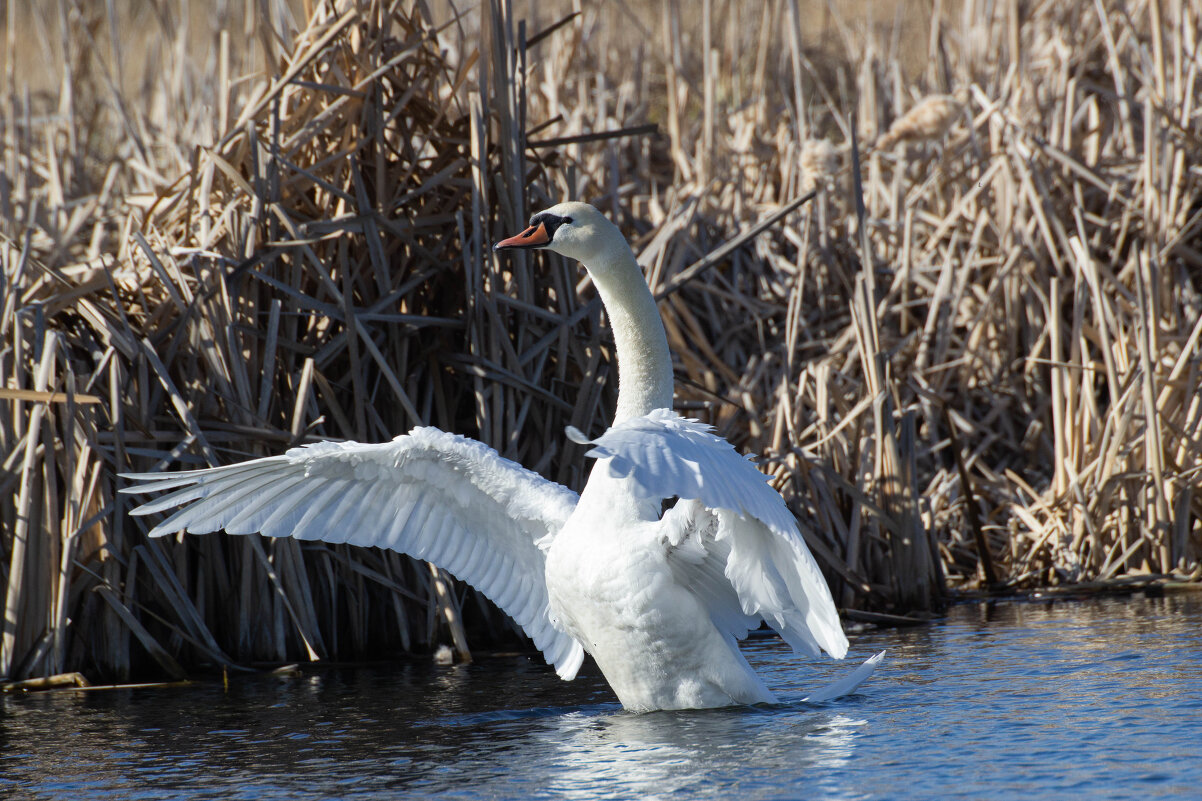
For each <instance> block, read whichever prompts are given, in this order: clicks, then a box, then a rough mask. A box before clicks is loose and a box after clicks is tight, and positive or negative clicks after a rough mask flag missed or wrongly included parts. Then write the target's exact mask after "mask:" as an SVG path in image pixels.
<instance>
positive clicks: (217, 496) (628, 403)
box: [122, 202, 881, 711]
mask: <svg viewBox="0 0 1202 801" xmlns="http://www.w3.org/2000/svg"><path fill="white" fill-rule="evenodd" d="M515 248H546V249H548V250H552V251H554V252H556V253H560V254H562V255H564V256H567V257H569V258H573V259H577V260H579V261H581V262H583V263H584V265H585V267H586V269H587V270H588V272H589V274H590V275H591V276H592V280H593V283H594V285H595V286H596V287H597V291H598V292H599V293H600V295H601V300H602V302H603V303H604V304H605V309H606V312H607V313H608V315H609V320H610V324H611V326H612V327H613V334H614V339H615V342H616V344H617V355H618V380H619V385H618V386H619V392H618V407H617V414H616V417H615V419H614V424H613V426H612V427H611V428H610V429H609V430H608V431H606V432H605V433H603V434H602V435H601V436H600V437H598V438H597V439H595V440H586V439H585V438H584V436H583V435H582V434H581V433H580V432H579V431H576V430H575V429H571V428H569V430H568V435H569V437H571V438H572V439H573V440H574V441H577V442H580V443H582V444H585V443H587V444H591V445H592V446H593V447H592V449H591V450H589V451H588V454H587V455H588V456H590V457H593V458H595V459H597V464H596V465H595V466H594V467H593V470H592V472H591V474H590V475H589V479H588V482H587V484H586V486H585V488H584V491H583V492H582V493H581V494H580V495H579V496H577V495H576V493H574V492H572V491H571V490H568V489H567V488H565V487H561V486H559V485H558V484H555V483H552V482H550V481H547V480H546V479H543V478H542V477H540V476H539V475H537V474H535V473H533V472H531V471H529V470H526V469H525V468H523V467H521V466H520V465H518V464H516V463H514V462H511V461H509V460H507V459H503V458H501V456H500V455H498V454H497V453H496V452H495V451H493V450H492V449H490V448H488V447H485V446H484V445H483V444H481V443H479V442H474V441H472V440H468V439H465V438H463V437H461V436H456V435H453V434H448V433H444V432H442V431H439V430H438V429H435V428H415V429H413V430H412V431H410V432H409V433H408V434H406V435H403V436H399V437H397V438H396V439H394V440H393V441H392V442H386V443H381V444H376V445H366V444H361V443H357V442H320V443H317V444H314V445H306V446H302V447H298V448H293V449H291V450H289V451H287V452H286V453H285V454H284V455H283V456H272V457H268V458H265V459H255V460H253V461H249V462H244V463H241V464H235V465H229V466H226V467H216V468H212V469H208V470H187V471H181V472H176V473H167V474H163V473H137V474H128V475H126V478H130V479H134V480H137V481H142V482H145V483H143V484H141V485H140V486H135V487H129V488H126V489H124V490H122V491H123V492H158V491H160V490H173V491H172V492H171V493H170V494H168V495H165V496H163V497H161V498H158V499H157V500H153V501H150V502H148V503H146V504H144V505H142V506H141V507H139V508H138V509H136V510H134V511H133V514H135V515H146V514H151V513H155V512H160V511H163V510H167V509H172V508H174V507H178V506H182V507H183V508H182V509H179V510H178V511H176V512H175V513H174V514H173V515H172V516H170V517H168V518H167V519H166V520H164V521H163V522H161V523H159V524H158V525H157V526H155V527H154V529H153V530H152V531H151V532H150V534H151V536H161V535H164V534H168V533H171V532H176V531H184V530H187V531H191V532H193V533H207V532H211V531H216V530H218V529H225V530H226V531H227V532H229V533H231V534H250V533H253V532H261V533H262V534H264V535H267V536H271V537H280V536H292V537H296V538H297V539H303V540H312V539H318V540H324V541H326V542H349V543H353V544H356V545H369V546H378V547H381V548H392V549H394V550H397V551H400V552H402V553H407V554H410V555H411V556H414V557H417V558H419V559H425V560H428V561H430V562H432V563H434V564H437V565H439V566H441V567H443V568H445V569H446V570H448V571H449V572H451V573H452V574H454V575H455V576H458V577H459V578H460V579H462V580H463V581H466V582H467V583H468V584H471V585H472V586H474V587H476V588H477V589H478V590H480V591H481V592H483V593H484V594H485V595H486V596H487V597H488V598H490V599H491V600H492V601H493V602H494V603H496V605H497V606H499V607H500V608H501V609H503V610H504V611H505V612H507V613H508V614H509V615H510V616H511V617H512V618H513V619H514V620H515V621H516V622H517V623H518V624H519V625H520V626H521V627H522V629H523V630H524V631H525V632H526V633H527V634H528V635H529V636H530V638H531V639H532V640H533V641H534V644H535V645H536V646H537V647H538V648H539V650H541V651H542V652H543V654H544V656H545V657H546V659H547V661H548V662H549V663H551V664H553V665H554V666H555V669H556V671H557V672H558V674H559V675H560V676H561V677H562V678H564V679H572V678H573V677H575V675H576V672H577V670H578V669H579V668H580V665H581V662H582V661H583V660H584V654H585V652H588V653H589V654H591V655H592V656H593V658H594V659H595V660H596V662H597V664H598V666H599V667H600V668H601V672H602V673H603V674H604V675H605V678H606V679H607V680H608V682H609V684H610V686H611V687H612V688H613V690H614V692H615V693H616V694H617V696H618V699H619V700H620V701H621V703H622V705H623V706H624V707H625V708H627V709H629V710H634V711H649V710H655V709H683V708H701V707H718V706H729V705H732V704H754V703H762V702H773V701H775V698H774V696H773V695H772V693H771V692H769V690H768V688H767V687H765V685H764V684H763V682H762V681H761V680H760V679H759V677H758V676H756V674H755V673H754V671H752V669H751V667H750V666H749V665H748V663H747V660H746V659H745V658H744V657H743V655H742V654H741V653H740V651H739V647H738V644H737V643H736V640H737V639H741V638H743V637H744V636H746V634H747V632H748V631H749V630H751V629H753V628H755V627H757V626H759V624H760V621H761V620H764V621H767V623H768V624H769V625H771V626H772V627H773V628H775V629H776V630H777V631H778V632H779V633H780V634H781V636H783V637H784V639H785V640H786V641H787V642H788V643H789V644H790V645H791V646H792V647H793V649H794V650H795V651H799V652H804V653H808V654H811V655H815V656H816V655H818V654H819V653H820V650H825V651H826V652H827V653H829V654H830V655H831V656H833V657H836V658H842V657H843V656H844V654H845V653H846V652H847V638H846V637H845V636H844V634H843V630H842V628H841V626H840V624H839V617H838V614H837V613H836V611H835V605H834V602H833V601H832V599H831V595H830V591H829V590H828V588H827V586H826V582H825V580H824V579H823V577H822V574H821V573H820V572H819V570H818V566H817V564H816V563H815V562H814V559H813V557H812V556H811V555H810V552H809V550H808V549H807V548H806V545H805V543H804V541H803V540H802V538H801V535H800V533H799V531H798V529H797V523H796V521H795V520H794V519H793V517H792V515H791V514H790V513H789V511H788V509H787V508H786V507H785V504H784V501H783V500H782V499H781V497H780V495H778V494H777V493H776V492H775V491H774V490H773V489H772V488H771V487H770V486H769V485H768V483H767V478H766V477H765V476H764V475H763V474H762V473H760V472H759V471H758V470H756V468H755V467H754V466H753V465H752V463H751V462H750V461H748V460H747V459H746V458H743V457H741V456H739V455H738V454H737V453H736V452H735V450H734V448H733V447H732V446H731V445H730V443H728V442H726V441H725V440H723V439H720V438H719V437H717V436H715V435H714V434H713V433H711V430H710V428H709V427H708V426H705V425H702V424H700V423H698V422H696V421H694V420H688V419H685V418H682V417H680V416H678V415H677V414H675V413H674V412H672V411H671V406H672V361H671V357H670V355H669V353H668V341H667V337H666V336H665V334H664V327H663V323H662V322H661V321H660V318H659V314H658V312H657V310H656V306H655V301H654V299H653V298H652V296H651V292H650V290H649V289H648V287H647V284H646V281H645V280H644V278H643V275H642V272H641V270H640V269H639V265H638V263H637V262H636V261H635V259H634V255H633V253H631V250H630V247H629V246H628V245H627V244H626V241H625V239H624V238H623V236H622V234H621V232H620V231H619V230H618V228H617V227H616V226H615V225H613V224H612V223H611V222H609V220H607V219H606V218H605V217H604V216H602V215H601V213H600V212H598V211H597V210H596V209H594V208H593V207H592V206H589V205H587V204H585V203H574V202H573V203H561V204H559V205H557V206H554V207H552V208H550V209H547V210H546V211H543V212H540V213H538V214H535V215H534V216H533V217H532V218H531V220H530V226H529V227H528V228H527V229H526V230H525V231H523V232H522V233H520V234H518V235H517V236H514V237H510V238H509V239H505V240H503V241H501V242H498V243H497V244H496V245H495V249H496V250H498V251H500V250H507V249H515ZM674 496H675V497H678V498H679V499H680V500H679V501H678V502H677V503H676V505H675V506H673V507H672V508H671V509H669V510H668V511H667V512H664V513H662V515H661V502H662V500H663V499H665V498H671V497H674ZM880 656H881V655H878V656H876V657H873V658H872V659H870V660H868V662H866V663H865V664H864V665H863V666H862V667H861V668H859V669H858V670H856V671H855V672H854V673H853V674H852V675H851V676H849V677H847V678H846V679H844V680H842V681H840V682H837V683H836V685H832V688H828V691H830V692H835V693H846V692H850V691H851V690H853V689H854V688H855V686H857V685H858V684H859V683H860V682H861V681H863V680H864V679H865V678H867V676H868V675H869V674H871V672H872V670H873V668H874V667H875V664H876V662H877V661H879V658H880ZM830 692H828V693H827V694H826V695H825V696H823V697H833V696H832V695H830ZM815 700H817V699H815Z"/></svg>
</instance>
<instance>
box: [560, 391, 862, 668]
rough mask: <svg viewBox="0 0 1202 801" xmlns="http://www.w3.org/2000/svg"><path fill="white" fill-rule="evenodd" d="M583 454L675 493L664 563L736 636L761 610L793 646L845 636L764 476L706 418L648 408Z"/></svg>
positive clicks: (652, 491) (657, 494)
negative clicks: (703, 420)
mask: <svg viewBox="0 0 1202 801" xmlns="http://www.w3.org/2000/svg"><path fill="white" fill-rule="evenodd" d="M568 436H569V437H570V438H571V439H573V440H574V441H576V442H579V443H581V444H585V443H588V444H592V445H593V446H594V447H593V448H592V450H590V451H589V452H588V455H589V456H593V457H596V458H597V459H599V460H602V461H606V462H608V469H609V471H610V474H611V475H614V476H617V477H623V476H625V477H629V478H630V479H631V482H632V484H633V486H635V487H636V488H637V489H638V492H639V493H641V494H642V495H643V496H644V497H647V498H671V497H674V496H675V497H678V498H679V499H680V500H679V501H678V502H677V504H676V506H674V507H673V508H672V509H670V510H669V511H668V512H667V513H666V514H665V515H664V517H663V520H662V521H661V522H660V525H661V531H662V533H663V536H664V539H665V544H666V546H667V547H668V549H669V563H670V564H671V565H672V567H673V570H674V571H676V572H677V575H678V576H679V577H680V578H681V579H682V580H684V581H686V582H687V583H688V584H689V585H690V587H691V588H692V589H693V591H694V592H695V593H696V594H697V595H698V596H699V597H700V598H702V599H703V600H704V601H705V602H706V604H707V607H708V609H709V611H710V616H711V618H712V619H713V621H714V623H715V625H717V626H718V627H719V628H720V629H722V630H723V631H726V632H728V633H730V634H731V635H732V636H735V637H742V636H744V635H745V634H746V632H747V630H748V629H749V628H753V627H754V626H756V625H758V624H759V620H761V619H763V620H764V621H766V622H767V623H768V625H770V626H772V627H773V628H775V629H776V630H777V631H778V632H780V634H781V636H782V637H783V638H784V639H785V641H786V642H788V643H789V644H790V645H791V646H792V647H793V648H794V650H797V651H804V652H807V653H810V654H812V655H815V656H816V655H818V654H819V653H820V649H821V650H825V651H826V652H827V653H829V654H830V655H831V656H833V657H835V658H838V659H841V658H842V657H843V656H844V655H845V654H846V653H847V637H845V636H844V634H843V627H842V626H841V625H840V623H839V614H838V612H837V611H836V609H835V603H834V600H833V599H832V598H831V593H830V589H829V588H828V587H827V584H826V579H825V578H823V576H822V572H821V571H820V570H819V569H818V564H817V563H816V562H815V561H814V557H813V556H812V555H811V554H810V550H809V548H807V547H806V544H805V541H804V540H803V539H802V538H801V532H800V531H798V529H797V522H796V520H794V518H793V515H792V514H791V513H790V512H789V510H788V507H786V506H785V502H784V499H783V498H781V496H780V494H779V493H777V492H776V490H774V489H772V487H771V486H769V484H768V477H767V476H765V475H764V474H763V473H761V472H760V471H759V470H757V469H756V468H755V465H754V464H752V463H751V461H749V460H748V459H747V458H745V457H743V456H740V455H739V454H738V453H737V452H736V451H735V449H734V446H732V445H731V444H730V443H729V442H727V441H726V440H724V439H722V438H721V437H718V436H715V435H714V434H713V433H712V430H711V428H710V427H709V426H707V425H704V424H703V423H699V422H697V421H696V420H690V419H687V418H683V417H681V416H679V415H677V414H676V413H675V412H673V411H671V410H669V409H656V410H655V411H653V412H651V413H650V414H648V415H644V416H642V417H634V418H629V419H626V420H623V421H620V422H618V423H616V424H614V425H613V426H612V427H611V428H610V429H609V430H607V431H606V432H605V433H604V434H602V435H601V436H600V437H598V438H597V439H595V440H587V439H585V438H584V437H583V435H581V434H580V432H579V431H576V430H575V429H570V430H569V432H568Z"/></svg>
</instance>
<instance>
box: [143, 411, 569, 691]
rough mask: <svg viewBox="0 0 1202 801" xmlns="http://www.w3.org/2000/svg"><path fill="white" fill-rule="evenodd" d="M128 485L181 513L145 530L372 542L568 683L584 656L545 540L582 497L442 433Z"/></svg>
mask: <svg viewBox="0 0 1202 801" xmlns="http://www.w3.org/2000/svg"><path fill="white" fill-rule="evenodd" d="M125 478H129V479H133V480H135V481H141V482H146V483H143V484H141V485H139V486H135V487H127V488H125V489H123V490H122V492H158V491H161V490H171V492H168V493H167V494H166V495H163V496H162V497H159V498H157V499H155V500H153V501H149V502H147V503H145V504H143V505H142V506H140V507H139V508H137V509H135V510H134V511H133V512H132V514H135V515H145V514H151V513H154V512H163V511H167V510H172V509H176V507H182V508H179V509H177V510H176V511H175V512H174V514H172V515H171V516H170V517H168V518H167V519H166V520H164V521H163V522H161V523H159V524H158V525H157V526H155V527H154V528H153V529H152V530H151V532H150V536H152V537H154V536H161V535H163V534H169V533H172V532H175V531H184V530H187V531H191V532H192V533H194V534H203V533H207V532H210V531H217V530H218V529H225V530H226V531H227V532H229V533H230V534H251V533H254V532H260V533H262V534H264V535H265V536H268V537H293V538H295V539H299V540H322V541H323V542H332V543H341V542H345V543H350V544H352V545H364V546H376V547H380V548H389V549H391V550H394V551H399V552H401V553H405V554H408V555H410V556H414V557H417V558H418V559H425V560H427V561H429V562H431V563H433V564H436V565H438V566H439V567H442V568H444V569H446V570H447V571H449V572H450V573H452V574H453V575H455V576H456V577H457V578H459V579H462V580H463V581H465V582H467V583H468V584H471V585H472V586H473V587H475V588H476V589H478V590H480V592H482V593H484V595H486V596H487V597H488V598H489V599H491V600H492V601H493V603H495V604H496V605H497V606H499V607H500V608H501V609H503V610H504V611H505V612H507V613H508V614H509V616H510V617H512V618H513V619H514V621H515V622H517V624H518V625H520V626H521V627H522V629H523V630H524V631H525V632H526V634H528V635H529V636H530V639H532V640H533V641H534V644H535V646H537V647H538V649H539V650H540V651H542V652H543V654H544V656H546V658H547V661H548V662H550V663H551V664H553V665H555V667H556V670H557V672H558V673H559V675H560V676H562V677H563V678H565V679H570V678H572V677H573V676H574V675H575V674H576V671H577V669H578V668H579V667H580V664H581V662H582V661H583V659H584V651H583V650H582V648H581V646H580V644H579V643H577V642H576V641H575V640H574V639H573V638H572V637H571V636H569V635H567V634H565V633H564V632H562V631H560V630H558V629H557V628H556V627H555V626H554V625H553V623H552V621H551V617H550V611H549V608H548V600H547V585H546V577H545V566H546V554H545V552H544V550H543V549H542V548H541V547H539V546H540V542H544V543H545V541H547V540H549V539H550V538H551V537H553V536H554V535H555V534H556V533H557V532H558V531H559V529H560V528H562V527H563V524H564V522H565V521H566V520H567V519H568V517H569V516H570V515H571V513H572V510H573V509H574V508H575V506H576V500H577V496H576V493H574V492H572V491H571V490H568V489H566V488H564V487H561V486H559V485H558V484H555V483H553V482H551V481H547V480H546V479H544V478H542V477H541V476H539V475H538V474H537V473H534V472H532V471H530V470H526V469H525V468H524V467H522V466H521V465H519V464H517V463H515V462H512V461H510V460H508V459H505V458H502V457H501V456H500V455H499V454H498V453H497V452H496V451H494V450H493V449H492V448H489V447H486V446H485V445H483V444H482V443H479V442H474V441H472V440H468V439H465V438H463V437H460V436H456V435H454V434H448V433H445V432H443V431H439V430H438V429H436V428H415V429H413V430H412V431H411V432H409V433H408V434H405V435H403V436H400V437H397V438H396V439H394V440H392V441H391V442H383V443H379V444H370V445H368V444H362V443H358V442H319V443H316V444H314V445H305V446H302V447H299V448H293V449H291V450H289V451H288V452H286V453H285V454H284V455H282V456H270V457H267V458H265V459H255V460H253V461H249V462H242V463H241V464H234V465H228V466H225V467H215V468H211V469H208V470H186V471H182V472H178V473H135V474H126V475H125Z"/></svg>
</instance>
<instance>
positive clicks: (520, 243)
mask: <svg viewBox="0 0 1202 801" xmlns="http://www.w3.org/2000/svg"><path fill="white" fill-rule="evenodd" d="M532 248H545V249H547V250H551V251H554V252H556V253H558V254H560V255H561V256H567V257H568V258H570V259H577V260H578V261H582V262H584V264H585V265H586V266H588V267H589V268H592V269H595V268H597V267H600V266H601V265H603V264H606V263H608V262H609V261H610V260H611V258H612V257H610V258H607V255H608V254H612V253H616V252H621V251H626V252H629V250H630V246H629V245H627V244H626V239H625V238H624V237H623V236H622V232H621V231H619V230H618V227H617V226H616V225H614V224H613V223H611V222H610V221H609V220H607V219H606V218H605V216H604V215H603V214H602V213H601V212H599V211H597V210H596V209H595V208H593V207H592V206H590V205H589V204H587V203H578V202H576V201H570V202H567V203H560V204H558V205H556V206H552V207H551V208H549V209H546V210H545V211H540V212H538V213H537V214H535V215H534V216H533V217H531V218H530V226H529V227H528V228H527V229H526V230H525V231H522V232H521V233H520V234H518V235H517V236H511V237H509V238H508V239H502V240H501V241H500V242H498V243H497V244H495V245H493V250H510V249H532Z"/></svg>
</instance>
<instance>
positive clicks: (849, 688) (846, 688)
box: [801, 651, 885, 704]
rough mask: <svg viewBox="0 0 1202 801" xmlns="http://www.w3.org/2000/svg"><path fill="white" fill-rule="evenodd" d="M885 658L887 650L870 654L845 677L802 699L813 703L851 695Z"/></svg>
mask: <svg viewBox="0 0 1202 801" xmlns="http://www.w3.org/2000/svg"><path fill="white" fill-rule="evenodd" d="M884 658H885V652H884V651H881V652H880V653H879V654H877V655H876V656H870V657H868V659H866V660H864V664H862V665H860V666H859V667H858V668H856V669H855V670H853V671H852V672H851V673H848V674H847V675H846V676H844V677H843V678H841V679H839V680H838V681H835V682H833V683H831V684H828V685H827V686H825V687H823V688H822V689H821V690H817V691H815V692H812V693H810V694H809V695H807V696H806V697H805V698H803V699H801V700H803V701H807V702H809V703H811V704H817V703H821V702H823V701H830V700H831V699H833V698H841V697H843V696H844V695H851V694H852V693H854V692H855V691H856V688H858V687H859V686H860V685H861V684H863V683H864V682H865V681H867V680H868V677H869V676H871V675H872V674H873V672H874V671H875V670H876V666H877V665H879V664H880V663H881V660H882V659H884Z"/></svg>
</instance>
